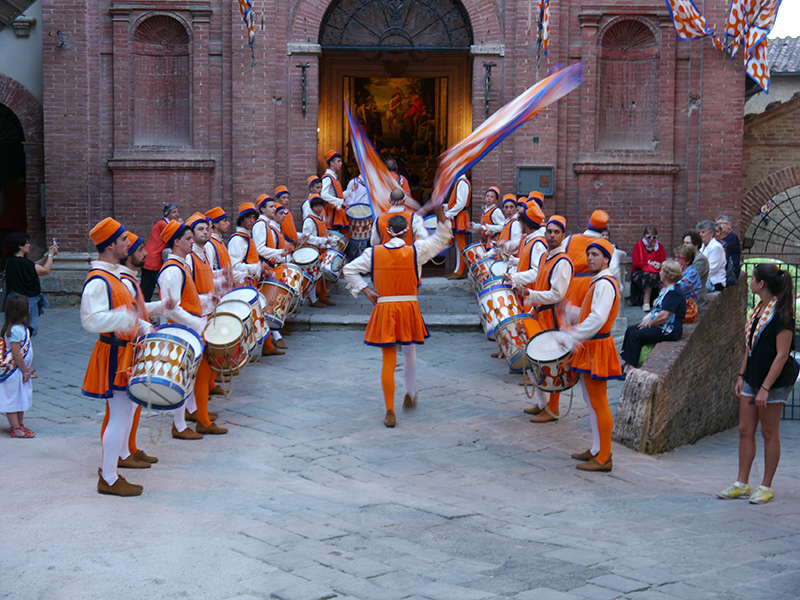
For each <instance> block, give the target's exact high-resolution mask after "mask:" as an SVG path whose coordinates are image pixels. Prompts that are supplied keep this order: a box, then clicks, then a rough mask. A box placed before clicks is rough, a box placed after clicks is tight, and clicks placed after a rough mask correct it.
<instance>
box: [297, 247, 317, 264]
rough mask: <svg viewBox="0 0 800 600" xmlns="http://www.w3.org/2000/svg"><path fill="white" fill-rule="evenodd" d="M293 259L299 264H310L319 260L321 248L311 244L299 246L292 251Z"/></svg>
mask: <svg viewBox="0 0 800 600" xmlns="http://www.w3.org/2000/svg"><path fill="white" fill-rule="evenodd" d="M292 259H294V262H296V263H297V264H298V265H310V264H311V263H313V262H316V261H318V260H319V250H317V249H316V248H311V247H309V246H306V247H304V248H298V249H297V250H295V251H294V252H293V253H292Z"/></svg>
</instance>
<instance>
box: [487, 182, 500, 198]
mask: <svg viewBox="0 0 800 600" xmlns="http://www.w3.org/2000/svg"><path fill="white" fill-rule="evenodd" d="M486 191H487V192H494V195H495V196H497V199H498V200H499V199H500V188H499V187H497V186H496V185H493V186H491V187H490V188H489V189H488V190H486Z"/></svg>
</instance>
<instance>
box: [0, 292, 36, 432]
mask: <svg viewBox="0 0 800 600" xmlns="http://www.w3.org/2000/svg"><path fill="white" fill-rule="evenodd" d="M29 310H30V309H29V308H28V298H27V297H25V296H11V297H10V298H9V299H8V303H7V304H6V319H5V323H3V328H2V329H1V330H0V346H2V353H1V354H0V356H2V359H0V363H1V364H0V411H2V412H4V413H6V417H7V418H8V424H9V425H11V437H15V438H32V437H33V436H34V435H36V434H35V433H34V432H33V431H31V430H30V429H28V428H26V427H25V426H24V425H23V423H22V416H23V413H24V412H25V411H26V410H28V409H29V408H30V407H31V399H32V397H33V386H32V385H31V377H33V376H34V375H33V369H32V368H31V366H32V364H33V346H32V344H31V338H30V335H29V333H28V328H27V327H26V326H25V323H26V322H27V321H28V316H29V315H28V313H29Z"/></svg>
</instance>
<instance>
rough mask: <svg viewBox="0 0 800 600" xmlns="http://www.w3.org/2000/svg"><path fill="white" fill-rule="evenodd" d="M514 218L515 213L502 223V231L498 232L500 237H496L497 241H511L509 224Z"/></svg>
mask: <svg viewBox="0 0 800 600" xmlns="http://www.w3.org/2000/svg"><path fill="white" fill-rule="evenodd" d="M516 220H517V215H514V216H513V217H511V218H510V219H509V220H508V221H506V224H505V225H503V231H501V232H500V237H499V238H498V241H500V242H510V241H511V226H512V225H513V224H514V222H515V221H516Z"/></svg>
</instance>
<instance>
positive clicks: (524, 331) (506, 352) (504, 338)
mask: <svg viewBox="0 0 800 600" xmlns="http://www.w3.org/2000/svg"><path fill="white" fill-rule="evenodd" d="M541 330H542V328H541V327H539V323H538V322H537V321H536V319H534V318H533V316H531V315H529V314H528V313H522V314H519V315H514V316H513V317H508V318H507V319H504V320H503V321H501V322H500V324H499V325H498V326H497V329H496V330H495V333H494V336H495V339H496V340H497V346H498V347H499V348H500V353H501V354H502V355H503V357H504V358H505V359H506V362H507V363H508V369H509V371H511V372H512V373H522V369H523V367H524V366H525V348H526V346H527V344H528V340H530V339H531V338H532V337H533V336H535V335H536V334H537V333H539V332H540V331H541Z"/></svg>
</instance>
